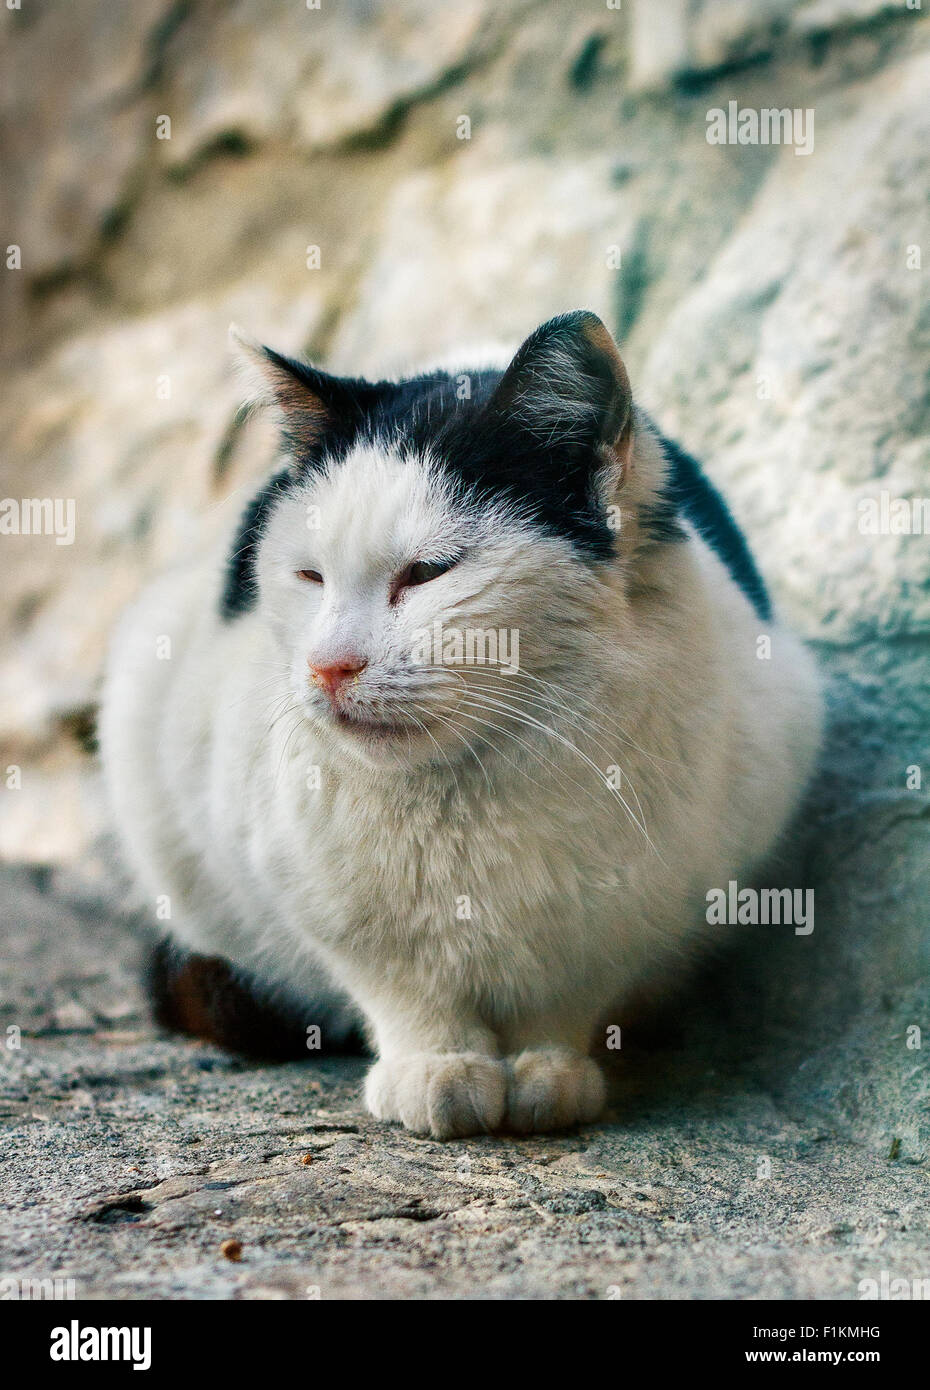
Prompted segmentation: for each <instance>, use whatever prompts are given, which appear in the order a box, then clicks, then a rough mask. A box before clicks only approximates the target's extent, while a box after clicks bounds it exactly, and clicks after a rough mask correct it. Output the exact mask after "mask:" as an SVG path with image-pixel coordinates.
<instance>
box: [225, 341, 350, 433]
mask: <svg viewBox="0 0 930 1390" xmlns="http://www.w3.org/2000/svg"><path fill="white" fill-rule="evenodd" d="M229 340H230V345H231V347H232V349H233V352H234V355H235V360H236V366H237V368H238V370H239V374H240V376H241V377H242V378H243V379H244V381H245V382H246V385H247V389H248V393H249V401H250V404H253V405H271V406H272V407H273V408H274V410H275V412H276V414H277V416H278V419H279V422H280V425H281V429H282V433H283V434H284V436H285V438H286V439H287V441H288V443H289V444H290V445H291V446H292V447H294V448H295V449H297V450H298V451H304V450H309V449H313V448H315V447H316V446H317V445H319V444H320V443H321V442H322V441H323V439H324V438H325V437H326V435H327V434H329V433H330V432H332V431H333V430H335V429H336V428H337V427H338V425H339V424H340V423H341V421H342V420H343V419H344V417H345V414H346V411H347V409H348V407H349V401H348V400H347V397H346V391H345V384H344V383H343V382H342V381H341V380H340V378H339V377H334V376H330V375H329V373H327V372H321V371H319V370H318V369H317V368H316V367H312V366H311V365H310V364H309V363H308V362H300V361H298V360H297V359H296V358H293V357H285V356H283V355H282V354H281V353H279V352H275V351H274V349H273V348H269V347H264V346H263V345H262V344H261V343H259V342H257V341H256V340H255V339H254V338H250V337H248V336H247V335H246V334H245V333H243V332H242V330H241V329H239V328H237V327H236V325H235V324H234V323H233V324H230V326H229Z"/></svg>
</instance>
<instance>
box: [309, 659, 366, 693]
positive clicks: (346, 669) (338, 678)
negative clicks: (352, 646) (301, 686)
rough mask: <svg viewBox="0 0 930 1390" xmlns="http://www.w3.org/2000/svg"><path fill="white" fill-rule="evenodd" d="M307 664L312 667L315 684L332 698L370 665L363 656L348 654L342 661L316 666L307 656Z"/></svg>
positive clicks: (312, 677) (311, 673)
mask: <svg viewBox="0 0 930 1390" xmlns="http://www.w3.org/2000/svg"><path fill="white" fill-rule="evenodd" d="M307 665H308V666H309V668H310V679H311V680H312V681H313V684H314V685H318V686H319V687H320V689H321V690H325V691H326V694H327V695H328V696H329V697H330V699H332V698H333V697H334V696H335V695H337V694H338V693H339V691H340V690H341V689H342V687H343V686H344V685H348V684H349V682H350V681H352V680H355V678H356V677H357V676H359V675H360V674H361V672H362V671H364V669H365V667H366V666H367V665H368V662H367V661H363V660H362V658H361V657H356V656H347V657H343V659H342V660H341V661H334V662H332V663H331V664H330V665H328V666H314V664H313V662H312V661H311V660H310V658H309V657H308V658H307Z"/></svg>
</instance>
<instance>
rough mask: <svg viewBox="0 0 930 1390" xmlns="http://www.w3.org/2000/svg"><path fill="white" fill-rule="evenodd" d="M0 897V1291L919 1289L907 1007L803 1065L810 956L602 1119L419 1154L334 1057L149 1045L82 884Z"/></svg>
mask: <svg viewBox="0 0 930 1390" xmlns="http://www.w3.org/2000/svg"><path fill="white" fill-rule="evenodd" d="M3 899H4V902H5V904H6V909H7V912H6V915H7V921H8V925H9V926H10V927H11V928H12V930H10V931H9V933H8V936H9V949H8V952H7V962H6V968H5V972H4V979H3V982H2V983H3V993H2V1001H3V1013H2V1023H3V1025H4V1026H5V1028H6V1029H10V1028H13V1029H15V1028H17V1027H18V1028H21V1029H22V1034H21V1038H20V1042H21V1046H20V1047H19V1048H16V1047H10V1046H9V1042H10V1041H11V1040H15V1036H16V1035H15V1033H14V1034H12V1035H11V1034H10V1033H9V1032H7V1042H8V1046H7V1049H6V1051H5V1052H4V1053H3V1058H4V1064H5V1065H4V1067H3V1076H2V1081H3V1086H2V1101H0V1105H2V1110H0V1119H2V1123H3V1127H4V1131H5V1138H4V1142H3V1145H2V1148H0V1165H2V1172H3V1191H4V1194H5V1200H4V1209H3V1213H2V1215H0V1273H2V1274H5V1275H13V1276H17V1277H21V1278H22V1277H32V1278H50V1277H53V1276H57V1277H60V1278H73V1279H74V1280H75V1291H76V1294H77V1296H78V1297H79V1298H80V1297H86V1298H95V1299H144V1298H166V1299H176V1298H239V1299H269V1298H277V1299H290V1298H314V1297H319V1298H327V1299H335V1298H346V1297H351V1298H372V1299H376V1298H415V1299H424V1298H476V1297H477V1298H521V1299H522V1298H536V1299H550V1298H571V1299H604V1298H608V1297H617V1296H619V1297H622V1298H624V1299H640V1298H688V1299H700V1298H705V1299H706V1298H727V1299H732V1298H739V1299H760V1298H773V1299H786V1298H841V1299H855V1298H857V1297H858V1283H859V1280H861V1279H863V1278H875V1279H878V1278H879V1277H880V1274H881V1271H882V1270H887V1271H889V1273H890V1275H891V1277H895V1278H897V1277H905V1278H922V1277H927V1275H928V1273H930V1202H928V1196H930V1193H928V1171H927V1164H926V1159H925V1130H924V1129H922V1128H921V1124H915V1123H914V1122H913V1117H912V1115H911V1110H910V1109H909V1108H908V1107H909V1106H913V1107H914V1108H915V1109H916V1111H917V1112H919V1113H921V1114H923V1113H925V1112H926V1093H927V1087H928V1080H927V1067H926V1064H922V1065H917V1063H918V1062H919V1058H920V1056H921V1054H920V1053H919V1052H916V1053H915V1052H908V1051H907V1050H906V1049H905V1048H903V1046H902V1045H901V1044H902V1038H901V1031H902V1027H905V1026H906V1025H904V1024H903V1023H902V1022H901V1020H905V1019H906V1018H908V1017H909V1016H910V1015H911V1013H913V1011H914V1008H915V1007H916V1005H915V1001H914V999H913V998H909V997H908V994H907V991H904V992H899V993H897V994H895V995H893V996H891V995H886V996H885V997H884V998H883V999H882V1000H880V1001H879V1002H878V1005H877V1007H876V1008H874V1009H867V1010H866V1012H865V1017H864V1018H859V1019H858V1020H857V1021H855V1023H854V1025H853V1027H852V1028H851V1029H850V1030H847V1032H846V1033H840V1030H839V1026H838V1025H837V1024H836V1016H835V1014H834V1015H833V1021H832V1023H831V1026H830V1028H829V1029H828V1032H827V1035H826V1036H827V1041H826V1045H822V1046H819V1047H818V1046H817V1041H818V1039H817V1037H816V1036H815V1035H816V1032H817V1028H816V1025H817V1023H818V1022H819V1014H820V1013H821V1012H822V1011H823V1010H825V1011H827V1012H828V1013H829V1011H830V1008H831V1005H830V1003H829V989H828V988H827V987H826V986H825V985H824V983H823V982H822V981H821V983H820V984H819V985H818V986H817V988H816V993H817V995H818V996H821V997H822V1008H821V1009H818V1007H817V1006H816V1005H813V1006H812V1005H811V999H810V997H809V996H806V995H803V994H802V995H801V996H798V998H799V999H800V1000H801V1003H800V1005H799V1007H802V1008H811V1009H812V1016H811V1018H810V1019H809V1023H810V1024H811V1025H812V1026H811V1027H807V1028H804V1027H799V1026H798V1025H797V1022H796V1020H795V1021H792V1013H791V1006H790V1005H789V1004H788V1003H787V1002H786V998H784V997H782V994H781V992H780V991H781V990H782V986H783V985H784V981H785V979H786V978H790V976H791V973H792V969H794V970H796V972H797V974H798V976H799V977H807V976H809V974H810V969H809V964H807V963H806V962H805V960H804V957H803V955H802V952H803V951H804V950H807V949H810V948H812V944H813V941H815V940H816V932H815V934H814V937H813V938H800V937H794V936H791V937H790V939H789V938H784V939H782V940H781V941H780V942H779V943H776V944H775V945H770V944H769V943H768V942H765V943H764V944H763V949H762V950H761V952H760V948H759V944H758V938H755V940H754V941H752V942H751V943H749V944H748V945H745V944H744V945H743V946H741V947H738V948H737V950H736V951H735V953H734V954H733V955H732V956H731V957H730V958H728V959H725V960H721V961H718V962H716V963H715V964H713V965H712V966H711V967H710V968H709V969H708V970H707V971H706V972H705V973H704V975H702V977H701V978H700V980H699V981H697V982H696V983H695V985H694V987H693V988H692V990H691V991H690V993H689V994H688V996H686V997H685V998H683V999H682V1000H681V1001H679V1002H678V1003H677V1004H676V1006H675V1008H674V1010H673V1011H672V1012H671V1013H670V1015H669V1017H667V1018H666V1019H665V1020H664V1021H662V1022H661V1023H660V1025H659V1026H658V1027H657V1028H656V1029H655V1031H654V1034H653V1036H646V1035H643V1036H642V1037H641V1038H640V1039H639V1040H638V1041H637V1038H636V1037H635V1035H634V1036H633V1038H632V1043H631V1045H627V1046H625V1049H624V1052H623V1055H622V1059H620V1058H616V1057H615V1058H614V1059H612V1060H611V1063H610V1069H611V1074H612V1095H611V1110H610V1112H609V1114H608V1117H607V1119H606V1121H605V1122H604V1123H603V1124H598V1125H593V1126H590V1127H588V1128H585V1129H583V1130H580V1131H578V1132H573V1133H570V1134H565V1135H560V1136H556V1137H545V1138H533V1139H507V1138H479V1139H469V1140H467V1141H463V1142H453V1143H436V1142H432V1141H430V1140H425V1139H421V1138H417V1137H414V1136H412V1135H410V1134H407V1133H405V1132H403V1131H401V1130H399V1129H396V1128H393V1127H387V1126H384V1125H381V1124H379V1123H377V1122H375V1121H373V1120H371V1119H370V1118H368V1117H367V1116H366V1115H365V1114H364V1112H363V1110H362V1108H361V1106H360V1103H359V1086H360V1081H361V1077H362V1074H363V1071H364V1063H363V1062H362V1061H360V1060H358V1059H347V1058H334V1059H330V1060H319V1061H310V1062H308V1063H306V1064H301V1063H296V1064H288V1065H283V1066H282V1065H274V1066H259V1065H254V1064H251V1063H249V1064H245V1063H243V1062H241V1061H239V1060H237V1059H233V1058H231V1057H228V1056H225V1055H223V1054H222V1053H220V1052H218V1051H217V1050H215V1049H213V1048H211V1047H207V1046H205V1045H201V1044H198V1043H195V1042H190V1041H186V1040H182V1039H179V1038H170V1037H165V1036H164V1035H162V1034H160V1033H159V1031H158V1030H157V1028H156V1027H155V1026H154V1025H153V1023H152V1021H151V1019H150V1016H149V1014H148V1011H147V1008H146V1004H145V1001H144V997H143V995H142V992H141V989H140V986H139V965H140V960H141V957H142V934H141V933H140V931H139V929H138V928H137V927H136V926H135V925H134V924H133V922H132V921H131V920H130V919H127V918H125V917H123V916H121V915H120V914H118V913H114V912H113V911H112V909H109V910H108V909H106V908H105V907H104V906H103V905H102V904H103V903H104V902H105V901H106V900H107V894H106V893H105V892H104V891H103V890H102V888H101V885H100V884H99V883H96V884H95V883H91V882H88V881H87V880H86V879H77V878H75V877H74V876H73V875H66V874H63V873H59V872H51V873H49V872H47V871H36V870H25V869H23V870H15V869H14V870H8V871H5V873H4V877H3ZM755 930H756V931H758V930H760V929H758V928H757V929H755ZM779 947H780V948H781V955H779ZM760 957H761V965H762V969H761V971H760V970H759V969H758V968H757V967H758V966H759V964H760ZM809 959H810V958H809ZM794 961H797V962H798V964H797V965H794V966H793V965H792V962H794ZM763 976H764V977H765V979H766V980H768V981H769V985H771V984H772V982H773V981H777V982H778V984H777V986H776V987H775V988H774V989H773V988H770V987H769V986H766V985H765V984H764V983H763V984H762V985H760V983H759V981H760V979H762V978H763ZM841 992H842V993H843V994H844V996H845V995H846V994H847V993H848V991H847V990H846V989H845V988H844V989H843V990H842V991H841ZM788 994H791V991H790V990H789V991H788ZM813 1015H818V1017H816V1018H815V1017H814V1016H813ZM830 1035H832V1039H833V1040H832V1041H831V1040H830ZM889 1037H890V1038H892V1039H894V1048H893V1053H892V1055H890V1056H885V1055H884V1053H885V1052H887V1050H888V1048H887V1045H886V1040H887V1039H888V1038H889ZM819 1040H820V1042H821V1043H823V1036H821V1037H820V1039H819ZM625 1043H627V1038H626V1037H625ZM915 1086H916V1087H917V1088H918V1089H917V1092H915V1091H914V1087H915ZM908 1088H910V1089H908ZM902 1095H903V1096H904V1099H903V1100H901V1096H902ZM899 1101H900V1104H899ZM896 1107H897V1108H896ZM902 1107H903V1108H902ZM227 1240H236V1241H238V1242H240V1244H241V1246H242V1254H241V1259H240V1260H239V1261H237V1262H233V1261H231V1260H229V1259H228V1258H226V1257H225V1256H224V1254H223V1252H222V1245H223V1243H224V1241H227Z"/></svg>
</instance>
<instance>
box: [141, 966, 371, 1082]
mask: <svg viewBox="0 0 930 1390" xmlns="http://www.w3.org/2000/svg"><path fill="white" fill-rule="evenodd" d="M147 984H148V989H149V994H150V996H151V1000H152V1006H153V1009H154V1013H155V1017H156V1019H157V1021H158V1022H159V1023H160V1024H161V1025H162V1026H163V1027H165V1028H170V1029H172V1030H173V1031H175V1032H179V1033H190V1034H192V1035H193V1036H194V1037H197V1038H201V1039H203V1040H204V1041H206V1042H212V1043H215V1044H216V1045H217V1046H218V1047H222V1048H224V1049H225V1050H226V1051H227V1052H236V1053H239V1054H241V1055H242V1056H245V1057H251V1058H254V1059H256V1060H262V1061H277V1062H283V1061H292V1060H296V1059H298V1058H300V1059H303V1060H308V1059H310V1058H312V1057H314V1056H319V1055H320V1053H323V1054H326V1053H333V1052H341V1053H346V1052H348V1053H358V1052H363V1051H365V1047H364V1042H363V1038H362V1024H361V1019H360V1016H359V1014H358V1013H357V1011H356V1010H355V1008H354V1007H353V1005H352V1004H351V1003H350V1002H349V1000H348V999H346V998H345V997H344V996H342V995H340V994H338V993H337V992H336V991H334V990H331V989H330V988H329V987H328V986H323V987H321V990H320V993H319V995H318V996H316V997H307V998H303V997H299V996H297V995H296V994H294V993H291V992H290V991H285V990H283V989H281V988H275V987H273V986H270V985H267V984H265V983H264V982H262V981H260V980H258V979H256V978H255V977H254V976H252V975H250V974H249V973H248V972H246V971H243V970H240V969H239V968H237V967H236V966H234V965H232V964H231V963H230V962H229V961H228V960H225V959H224V958H223V957H221V956H204V955H198V954H196V953H194V952H191V951H187V950H185V949H184V948H183V947H182V946H179V945H178V944H176V943H175V942H172V941H168V940H165V941H161V942H159V943H158V945H157V946H155V947H154V949H153V951H152V953H151V956H150V959H149V964H148V971H147ZM311 1030H318V1032H317V1031H312V1032H311ZM317 1043H319V1046H317Z"/></svg>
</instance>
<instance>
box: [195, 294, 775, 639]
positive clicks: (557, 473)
mask: <svg viewBox="0 0 930 1390" xmlns="http://www.w3.org/2000/svg"><path fill="white" fill-rule="evenodd" d="M262 351H263V352H264V359H265V361H264V369H265V371H266V375H267V376H268V379H269V384H270V386H271V390H272V394H273V395H274V397H275V398H276V399H277V402H278V405H279V407H280V410H281V413H282V417H283V421H284V424H283V431H282V433H283V439H284V443H285V445H286V446H287V448H288V450H289V453H290V455H291V457H292V459H293V466H292V467H291V468H290V469H287V470H284V471H283V472H281V473H279V474H277V475H276V476H275V477H274V478H272V479H271V480H270V481H269V482H268V483H267V484H266V485H265V487H264V488H263V489H262V490H261V492H259V494H258V495H257V496H256V497H255V498H254V499H253V501H252V502H251V503H250V505H249V507H248V509H247V511H246V513H245V515H244V517H243V519H242V522H241V525H240V527H239V531H238V533H237V536H236V539H235V542H234V546H233V552H232V555H231V557H230V561H229V566H228V570H227V576H226V583H225V587H224V590H223V596H222V602H221V613H222V616H223V617H224V618H225V619H226V620H227V621H229V620H231V619H233V618H235V617H236V616H237V615H238V614H240V613H244V612H247V611H248V610H249V609H251V608H253V607H254V605H255V602H256V598H257V589H256V580H255V553H256V549H257V546H258V542H259V540H260V537H261V532H262V528H263V526H264V524H265V521H266V519H267V517H268V515H269V514H270V512H271V510H272V509H273V507H274V505H275V504H276V503H277V501H278V499H279V498H281V497H282V496H283V495H285V494H286V493H287V491H288V490H289V489H291V488H293V487H294V486H295V484H296V483H297V482H298V481H299V480H300V479H301V478H305V477H306V476H308V475H309V474H311V473H312V472H313V471H314V470H315V469H318V468H320V467H322V466H324V464H326V463H328V462H330V461H332V462H338V461H339V460H340V459H342V458H344V457H346V455H347V454H348V453H349V452H350V451H351V450H352V449H353V448H354V447H355V446H357V445H364V444H369V443H380V444H382V445H384V446H385V447H387V448H389V449H392V450H393V451H395V452H396V453H397V454H398V455H399V456H400V457H410V458H415V457H421V456H423V455H425V454H428V455H429V457H430V458H431V459H432V460H433V461H434V462H435V464H436V465H437V466H438V467H439V468H440V469H442V470H443V471H444V472H445V473H446V475H447V476H448V478H449V479H450V480H451V482H452V483H453V485H454V488H455V491H456V494H457V495H458V496H459V497H460V498H461V499H462V500H463V502H464V503H465V504H466V505H473V506H478V507H480V506H481V505H482V504H487V503H491V504H495V503H505V504H506V505H507V506H508V507H509V508H510V509H511V510H512V511H513V513H514V514H515V515H517V516H519V517H520V518H521V519H523V520H524V521H526V522H528V523H529V524H531V525H532V526H535V527H536V528H537V529H538V530H540V531H541V532H543V533H544V534H546V535H550V536H556V537H560V538H562V539H564V540H567V541H569V542H570V544H571V545H572V546H573V548H574V550H575V553H576V554H577V555H578V558H579V559H580V560H582V561H583V562H584V563H587V564H597V563H600V562H605V561H609V560H610V559H611V558H612V556H613V555H614V548H615V534H614V532H613V531H612V530H611V528H610V527H609V526H608V524H607V517H606V515H605V511H604V505H603V502H602V499H601V498H600V496H599V495H598V490H597V483H596V480H597V474H598V472H599V470H600V469H601V468H602V466H603V463H604V458H603V453H602V449H603V446H604V445H605V444H611V443H614V442H616V441H617V440H618V439H619V438H620V437H621V435H623V433H624V431H626V430H627V429H628V428H629V423H630V418H631V410H632V400H631V397H630V388H629V382H628V380H627V376H626V371H625V368H624V366H623V363H622V362H621V361H620V358H619V355H618V354H617V351H616V347H615V346H614V344H613V340H612V339H611V337H610V335H609V333H608V332H607V330H606V329H605V328H604V325H603V324H602V323H601V321H600V320H599V319H598V318H596V316H595V315H593V314H589V313H585V312H583V311H579V312H578V313H573V314H563V315H561V316H560V317H559V318H556V319H551V320H550V321H549V322H548V323H545V324H543V325H542V326H541V327H540V328H538V329H537V330H536V332H535V333H533V334H531V336H530V337H529V338H528V339H527V340H526V342H525V343H524V344H523V346H522V347H521V348H520V350H519V351H518V353H517V354H516V356H515V357H514V359H513V361H512V362H511V363H510V365H509V366H508V367H507V369H506V370H505V371H500V370H480V371H475V372H466V371H463V372H461V373H459V374H452V373H450V372H447V371H436V372H431V373H428V374H426V375H423V376H418V377H413V378H410V379H408V380H406V381H399V382H392V381H380V382H368V381H363V380H361V379H351V378H340V377H332V376H329V375H328V374H327V373H325V372H321V371H318V370H317V369H316V368H315V367H312V366H310V365H309V364H307V363H303V362H297V361H293V360H291V359H290V358H286V357H282V356H281V355H280V354H279V353H275V352H272V351H271V350H270V349H267V348H266V349H263V350H262ZM664 442H665V448H666V453H667V455H668V458H669V461H670V464H671V477H670V482H669V486H668V488H667V490H666V492H665V494H664V495H663V496H661V497H660V498H658V499H657V500H656V502H655V504H654V506H653V507H652V508H651V509H650V513H649V516H648V517H647V518H646V524H647V529H648V531H649V534H650V535H651V536H652V538H653V539H654V540H655V541H658V542H661V541H680V540H682V539H683V538H684V532H683V530H682V527H681V517H682V516H685V517H687V518H688V519H689V520H690V521H692V522H693V524H694V525H695V526H696V527H697V529H698V530H699V531H700V533H701V535H703V536H704V537H705V539H706V540H708V542H709V543H710V544H711V545H712V546H713V547H714V548H715V549H716V550H717V551H718V553H719V554H720V555H721V558H722V559H723V560H724V562H725V563H726V564H727V566H728V568H729V569H730V572H731V574H732V575H733V577H734V579H735V580H736V582H737V583H738V584H740V586H741V587H742V588H743V589H744V591H745V592H746V593H747V594H748V596H749V597H750V598H751V599H752V601H753V603H754V604H755V605H756V608H757V611H758V612H759V613H760V616H765V615H766V614H767V612H768V598H767V595H766V593H765V588H764V586H763V584H762V580H761V578H760V577H759V575H758V572H757V571H756V569H755V566H754V564H753V561H752V557H751V555H750V554H749V550H748V547H747V546H746V542H745V540H744V539H743V537H742V535H741V534H740V532H739V530H738V528H737V527H736V524H735V522H734V521H733V518H732V517H731V516H730V513H729V511H728V510H727V508H726V505H725V504H724V502H723V500H722V499H721V498H720V496H719V494H718V493H717V492H716V491H715V490H714V488H713V487H712V486H711V484H710V483H709V482H708V481H707V479H706V478H705V477H704V475H703V474H702V473H701V470H700V468H699V467H698V465H697V464H696V463H695V462H694V460H693V459H691V458H689V456H688V455H686V454H684V453H682V451H681V450H679V449H678V448H677V446H676V445H673V444H671V443H669V442H668V441H664Z"/></svg>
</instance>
